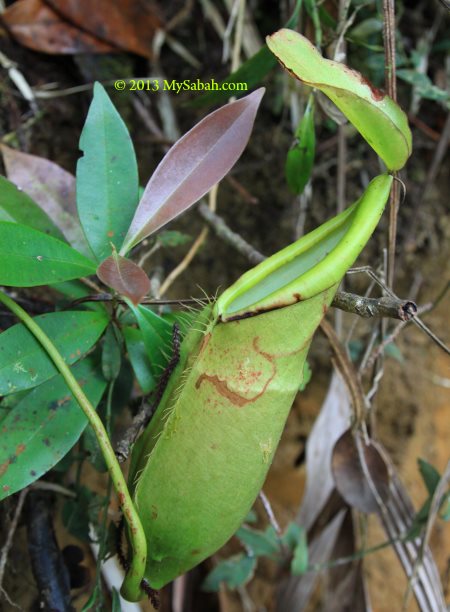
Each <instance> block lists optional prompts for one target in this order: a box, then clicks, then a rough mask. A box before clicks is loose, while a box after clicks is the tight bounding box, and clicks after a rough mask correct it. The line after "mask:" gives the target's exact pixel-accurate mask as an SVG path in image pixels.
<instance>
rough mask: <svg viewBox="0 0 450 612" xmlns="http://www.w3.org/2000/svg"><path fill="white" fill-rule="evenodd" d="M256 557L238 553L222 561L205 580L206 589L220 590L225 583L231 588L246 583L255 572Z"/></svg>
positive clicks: (203, 586)
mask: <svg viewBox="0 0 450 612" xmlns="http://www.w3.org/2000/svg"><path fill="white" fill-rule="evenodd" d="M255 568H256V557H253V556H251V555H244V554H241V555H236V556H235V557H231V558H230V559H227V560H226V561H221V562H220V563H219V564H218V565H217V566H216V567H215V568H214V569H213V571H212V572H211V573H210V574H208V576H207V577H206V579H205V580H204V582H203V585H202V588H203V590H204V591H218V590H219V588H220V585H221V584H222V583H225V584H226V585H227V586H228V587H229V588H230V589H235V588H237V587H239V586H243V585H244V584H246V583H247V582H248V581H249V580H251V578H252V577H253V574H254V572H255Z"/></svg>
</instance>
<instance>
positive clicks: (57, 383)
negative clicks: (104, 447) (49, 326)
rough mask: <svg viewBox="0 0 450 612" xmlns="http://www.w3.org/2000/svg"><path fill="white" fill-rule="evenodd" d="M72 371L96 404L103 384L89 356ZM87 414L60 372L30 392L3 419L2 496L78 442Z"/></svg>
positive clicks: (27, 481)
mask: <svg viewBox="0 0 450 612" xmlns="http://www.w3.org/2000/svg"><path fill="white" fill-rule="evenodd" d="M73 373H74V375H75V377H76V379H77V381H78V383H79V384H80V386H81V387H82V389H83V391H84V392H85V394H86V395H87V397H88V398H89V400H90V402H91V403H92V404H93V405H94V406H96V405H97V404H98V402H99V401H100V399H101V397H102V395H103V392H104V390H105V387H106V381H105V380H104V378H103V377H102V375H101V372H100V369H99V367H98V365H97V363H96V362H95V361H94V360H93V359H91V358H89V359H86V360H84V361H83V362H81V363H80V364H78V365H77V366H75V367H74V368H73ZM86 425H87V418H86V417H85V415H84V413H83V411H82V410H81V408H80V407H79V406H78V404H77V402H76V400H75V398H74V397H73V396H72V394H71V393H70V391H69V390H68V388H67V385H66V383H65V381H64V379H63V378H62V376H61V375H59V376H55V377H54V378H53V379H52V380H49V381H47V382H46V383H44V384H43V385H41V386H40V387H38V388H37V389H34V390H33V391H31V392H30V393H28V394H27V395H26V396H25V397H24V399H23V400H22V401H20V402H19V403H18V404H17V405H16V406H15V407H14V408H13V409H12V410H11V412H10V413H9V414H8V416H7V417H6V418H5V419H3V421H2V433H3V435H2V436H1V438H0V499H4V498H5V497H7V496H8V495H11V494H12V493H15V492H16V491H19V490H20V489H23V487H26V486H27V485H29V484H30V483H32V482H34V481H35V480H37V479H38V478H39V477H40V476H42V474H45V473H46V472H48V470H50V469H51V468H52V467H53V466H54V465H56V463H58V461H60V460H61V459H62V458H63V457H64V455H65V454H66V453H67V452H68V451H69V450H70V449H71V448H72V446H73V445H74V444H75V443H76V442H77V440H78V438H79V437H80V435H81V433H82V431H83V430H84V428H85V427H86Z"/></svg>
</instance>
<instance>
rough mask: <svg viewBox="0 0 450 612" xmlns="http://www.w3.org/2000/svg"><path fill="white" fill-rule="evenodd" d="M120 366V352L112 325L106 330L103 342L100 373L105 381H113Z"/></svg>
mask: <svg viewBox="0 0 450 612" xmlns="http://www.w3.org/2000/svg"><path fill="white" fill-rule="evenodd" d="M120 364H121V350H120V345H119V341H118V339H117V335H116V331H115V329H114V327H113V325H110V326H109V327H108V329H107V330H106V334H105V338H104V340H103V351H102V372H103V376H104V377H105V378H106V380H109V381H111V380H114V379H116V378H117V377H118V375H119V372H120Z"/></svg>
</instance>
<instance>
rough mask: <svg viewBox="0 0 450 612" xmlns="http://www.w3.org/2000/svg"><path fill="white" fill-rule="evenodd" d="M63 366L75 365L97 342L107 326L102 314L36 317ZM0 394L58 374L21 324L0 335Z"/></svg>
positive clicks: (53, 314)
mask: <svg viewBox="0 0 450 612" xmlns="http://www.w3.org/2000/svg"><path fill="white" fill-rule="evenodd" d="M35 321H36V323H38V324H39V325H40V327H41V328H42V329H43V330H44V331H45V333H46V334H47V335H48V336H49V338H51V339H52V340H53V342H54V343H55V345H56V347H57V348H58V350H59V352H60V353H61V355H62V357H63V358H64V360H65V361H66V363H69V364H72V363H76V362H77V361H78V360H79V359H81V358H82V357H83V356H84V355H85V354H86V353H87V351H89V350H90V349H91V348H92V347H93V346H94V344H95V343H96V342H97V340H98V339H99V337H100V336H101V334H102V333H103V331H104V329H105V327H106V325H107V324H108V317H107V316H106V314H105V313H101V312H87V311H86V312H83V311H78V312H77V311H68V312H54V313H49V314H46V315H40V316H38V317H36V318H35ZM0 343H1V351H0V395H9V394H11V393H17V392H18V391H22V390H23V389H31V388H33V387H37V386H38V385H40V384H42V383H43V382H45V381H46V380H48V379H49V378H52V377H53V376H56V374H57V373H58V371H57V369H56V367H55V365H54V363H53V362H52V360H51V359H50V357H49V356H48V354H47V353H46V351H45V350H44V349H43V348H42V346H41V344H40V343H39V342H38V341H37V340H36V338H35V337H34V336H33V335H32V334H31V333H30V331H29V330H28V329H27V328H26V327H25V326H24V325H23V324H22V323H18V324H17V325H13V326H12V327H10V328H9V329H7V330H6V331H4V332H3V333H2V334H0Z"/></svg>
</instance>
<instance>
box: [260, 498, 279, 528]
mask: <svg viewBox="0 0 450 612" xmlns="http://www.w3.org/2000/svg"><path fill="white" fill-rule="evenodd" d="M259 499H260V500H261V502H262V505H263V506H264V510H265V511H266V514H267V517H268V519H269V522H270V524H271V525H272V527H273V528H274V529H275V531H276V533H277V535H278V536H281V533H282V531H281V527H280V524H279V522H278V521H277V519H276V516H275V513H274V511H273V509H272V506H271V504H270V501H269V500H268V498H267V495H266V494H265V493H264V491H263V490H262V489H261V491H260V492H259Z"/></svg>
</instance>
